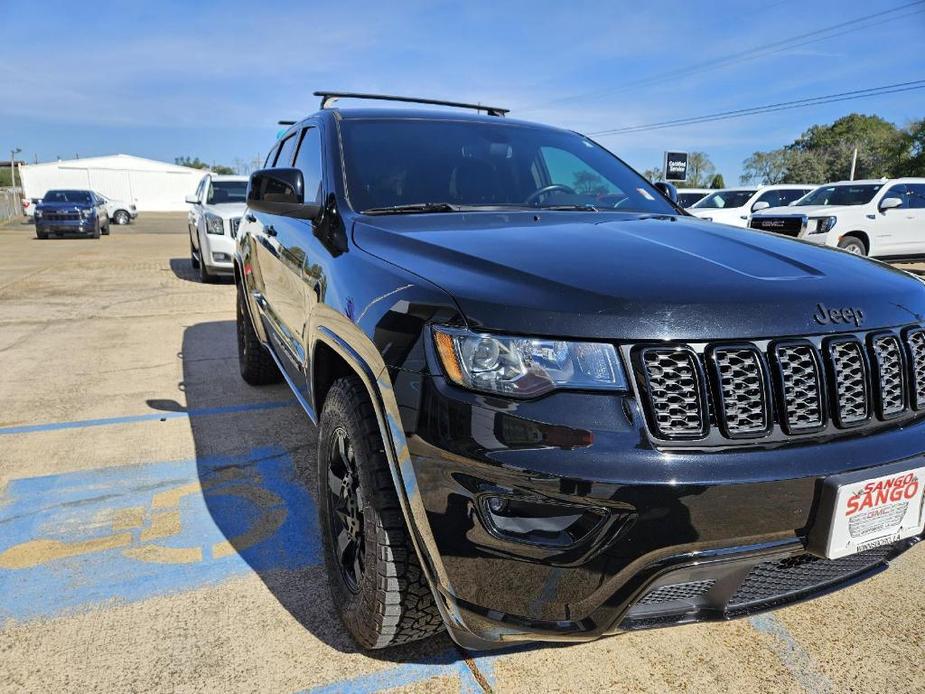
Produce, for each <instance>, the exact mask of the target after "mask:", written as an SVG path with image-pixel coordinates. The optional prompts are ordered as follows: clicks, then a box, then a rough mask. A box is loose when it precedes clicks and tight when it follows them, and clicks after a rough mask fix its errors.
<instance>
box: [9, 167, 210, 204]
mask: <svg viewBox="0 0 925 694" xmlns="http://www.w3.org/2000/svg"><path fill="white" fill-rule="evenodd" d="M19 171H20V175H21V176H22V185H23V190H24V192H25V196H26V197H29V198H41V197H44V195H45V193H47V192H48V191H49V190H52V189H54V188H79V189H84V188H89V189H90V190H95V191H96V192H97V193H102V194H103V195H105V196H107V197H110V198H114V199H117V200H125V201H130V202H134V203H135V205H136V206H137V207H138V210H139V211H142V212H145V211H147V212H168V211H182V210H186V209H187V205H186V204H185V203H184V198H185V197H186V196H187V195H190V194H192V193H194V192H195V190H196V186H197V185H198V184H199V181H200V180H201V179H202V177H203V175H204V174H205V171H201V170H199V169H191V168H189V167H187V166H177V165H176V164H167V163H165V162H162V161H155V160H154V159H143V158H142V157H133V156H131V155H130V154H113V155H111V156H106V157H89V158H87V159H70V160H67V161H53V162H48V163H43V164H28V165H22V166H20V169H19Z"/></svg>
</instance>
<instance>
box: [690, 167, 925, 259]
mask: <svg viewBox="0 0 925 694" xmlns="http://www.w3.org/2000/svg"><path fill="white" fill-rule="evenodd" d="M702 193H705V194H704V195H703V196H702V197H701V198H700V199H699V200H697V201H696V202H694V203H692V204H691V203H690V202H689V201H690V200H691V199H693V198H694V197H696V196H698V195H700V194H702ZM678 204H679V205H680V206H681V207H684V208H685V209H686V210H687V211H688V212H689V213H690V214H692V215H693V216H695V217H699V218H700V219H705V220H707V221H712V222H718V223H720V224H728V225H730V226H737V227H743V228H752V229H758V230H760V231H768V232H772V233H776V234H783V235H785V236H790V237H793V238H799V239H804V240H806V241H810V242H812V243H818V244H824V245H828V246H833V247H836V248H841V249H843V250H846V251H848V252H849V253H854V254H855V255H866V256H871V257H875V258H887V259H903V258H918V257H925V234H923V233H922V227H923V225H925V178H897V179H879V180H867V181H839V182H836V183H827V184H825V185H822V186H809V185H792V184H781V185H769V186H741V187H737V188H723V189H720V190H713V191H703V190H702V189H682V190H679V191H678Z"/></svg>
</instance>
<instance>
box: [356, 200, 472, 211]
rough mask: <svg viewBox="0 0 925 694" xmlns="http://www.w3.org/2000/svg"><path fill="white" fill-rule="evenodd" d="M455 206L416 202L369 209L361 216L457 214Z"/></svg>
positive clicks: (443, 203) (444, 203)
mask: <svg viewBox="0 0 925 694" xmlns="http://www.w3.org/2000/svg"><path fill="white" fill-rule="evenodd" d="M459 210H460V208H459V206H457V205H453V204H450V203H448V202H416V203H411V204H408V205H389V206H388V207H370V208H369V209H367V210H363V214H414V213H415V212H459Z"/></svg>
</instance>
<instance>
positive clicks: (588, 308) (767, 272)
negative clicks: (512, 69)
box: [353, 212, 925, 341]
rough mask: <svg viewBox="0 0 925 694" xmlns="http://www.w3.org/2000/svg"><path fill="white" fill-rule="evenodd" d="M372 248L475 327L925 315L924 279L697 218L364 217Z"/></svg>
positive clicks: (743, 327) (799, 324) (802, 324)
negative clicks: (821, 313)
mask: <svg viewBox="0 0 925 694" xmlns="http://www.w3.org/2000/svg"><path fill="white" fill-rule="evenodd" d="M353 233H354V240H355V242H356V243H357V245H358V246H359V247H360V248H361V249H363V250H365V251H366V252H368V253H370V254H372V255H375V256H377V257H379V258H382V259H383V260H386V261H388V262H390V263H392V264H394V265H398V266H400V267H402V268H404V269H405V270H407V271H409V272H412V273H415V274H417V275H419V276H421V277H423V278H425V279H427V280H428V281H430V282H432V283H434V284H436V285H438V286H440V287H441V288H443V289H444V290H445V291H447V292H448V293H449V294H450V295H452V296H453V298H454V299H455V300H456V302H457V304H458V305H459V307H460V309H461V311H462V312H463V314H464V315H465V317H466V320H467V321H468V322H469V323H470V325H471V326H472V327H480V328H485V329H490V330H497V331H508V332H512V333H523V334H536V335H556V336H561V337H595V338H607V339H614V338H616V339H628V340H638V339H681V340H688V341H690V340H698V339H729V338H740V339H745V338H761V337H784V336H793V335H809V334H822V333H826V332H838V331H842V332H843V331H845V330H847V327H846V326H845V325H843V324H842V325H833V324H831V323H830V324H828V325H825V326H823V325H820V324H819V323H817V322H816V321H815V320H814V318H813V315H814V314H815V313H817V312H818V305H819V304H824V305H825V306H827V307H830V308H845V307H852V308H860V309H862V310H863V313H864V315H865V322H864V326H863V327H865V328H872V327H883V326H896V325H903V324H908V323H911V322H914V321H921V320H923V319H925V284H923V283H922V282H921V281H919V280H918V279H915V278H913V277H912V276H910V275H908V274H906V273H904V272H902V271H900V270H896V269H893V268H890V267H888V266H886V265H883V264H881V263H878V262H876V261H872V260H868V259H866V258H860V257H857V256H853V255H850V254H848V253H844V252H842V251H838V250H832V249H828V248H825V247H822V246H817V245H815V244H811V243H805V242H802V241H797V240H794V239H790V238H786V237H782V236H778V235H775V234H765V233H763V232H758V231H752V230H747V229H745V230H743V229H733V228H730V227H724V226H722V225H717V224H713V223H711V222H703V221H699V220H696V219H692V218H690V217H680V216H679V217H661V218H656V217H653V216H645V215H629V214H609V213H608V214H595V213H580V212H576V213H570V212H554V213H545V214H539V215H534V214H532V213H520V212H518V213H513V214H499V213H484V212H483V213H472V214H428V215H400V216H399V215H396V216H388V217H377V218H372V217H369V218H365V219H364V220H363V221H357V222H356V223H355V225H354V231H353Z"/></svg>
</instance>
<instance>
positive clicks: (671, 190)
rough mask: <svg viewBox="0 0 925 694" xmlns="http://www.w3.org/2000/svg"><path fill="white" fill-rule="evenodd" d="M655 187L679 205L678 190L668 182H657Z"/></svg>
mask: <svg viewBox="0 0 925 694" xmlns="http://www.w3.org/2000/svg"><path fill="white" fill-rule="evenodd" d="M654 185H655V187H656V188H658V189H659V190H660V191H661V193H662V195H664V196H665V197H666V198H668V199H669V200H671V202H673V203H674V204H675V205H677V204H678V189H677V188H675V187H674V186H673V185H671V184H670V183H668V182H667V181H657V182H656V183H655V184H654Z"/></svg>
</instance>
